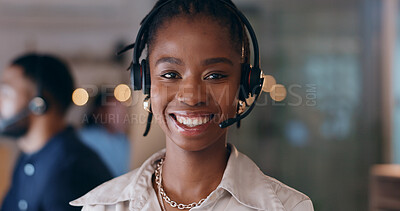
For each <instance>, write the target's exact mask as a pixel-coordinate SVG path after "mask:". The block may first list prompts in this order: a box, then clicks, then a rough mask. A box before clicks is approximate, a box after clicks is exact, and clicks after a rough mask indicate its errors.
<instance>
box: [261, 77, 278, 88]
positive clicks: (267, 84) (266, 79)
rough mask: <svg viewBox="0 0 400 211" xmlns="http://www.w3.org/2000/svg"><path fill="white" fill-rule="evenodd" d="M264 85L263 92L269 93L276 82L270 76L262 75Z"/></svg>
mask: <svg viewBox="0 0 400 211" xmlns="http://www.w3.org/2000/svg"><path fill="white" fill-rule="evenodd" d="M263 78H264V84H263V87H262V90H263V91H264V92H270V91H271V89H272V87H273V86H274V85H276V80H275V78H274V77H273V76H272V75H263Z"/></svg>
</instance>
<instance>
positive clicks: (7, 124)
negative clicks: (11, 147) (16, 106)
mask: <svg viewBox="0 0 400 211" xmlns="http://www.w3.org/2000/svg"><path fill="white" fill-rule="evenodd" d="M29 113H30V110H29V108H28V107H26V108H25V109H23V110H22V111H21V112H19V113H18V114H16V115H15V116H13V117H11V118H9V119H5V120H1V121H0V134H3V133H5V132H6V131H7V130H10V128H11V127H12V126H13V125H16V124H17V123H18V122H19V121H20V120H22V119H24V118H25V117H27V116H28V115H29Z"/></svg>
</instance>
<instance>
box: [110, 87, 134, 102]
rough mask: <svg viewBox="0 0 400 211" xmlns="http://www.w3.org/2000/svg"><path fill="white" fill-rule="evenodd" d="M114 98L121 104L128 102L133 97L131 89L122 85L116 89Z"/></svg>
mask: <svg viewBox="0 0 400 211" xmlns="http://www.w3.org/2000/svg"><path fill="white" fill-rule="evenodd" d="M114 96H115V98H116V99H117V100H118V101H120V102H126V101H127V100H129V98H130V97H131V89H130V88H129V86H128V85H126V84H120V85H118V86H117V87H115V89H114Z"/></svg>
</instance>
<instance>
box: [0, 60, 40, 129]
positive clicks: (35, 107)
mask: <svg viewBox="0 0 400 211" xmlns="http://www.w3.org/2000/svg"><path fill="white" fill-rule="evenodd" d="M41 60H42V57H41V56H37V59H36V62H35V63H36V64H35V68H36V81H37V82H36V84H37V85H36V96H35V97H34V98H32V99H31V100H30V101H29V103H28V105H27V106H26V107H25V108H24V109H22V111H20V112H18V113H17V114H16V115H14V116H13V117H11V118H8V119H5V120H1V121H0V134H1V133H3V132H5V131H7V130H8V129H11V128H13V127H14V126H15V125H16V124H18V122H19V121H21V120H22V119H24V118H26V117H27V116H28V115H29V114H30V113H32V114H34V115H37V116H39V115H43V114H44V113H46V111H47V109H48V103H47V101H46V100H45V98H44V97H43V85H42V76H43V66H42V64H41Z"/></svg>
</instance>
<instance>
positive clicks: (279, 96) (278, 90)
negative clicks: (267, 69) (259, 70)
mask: <svg viewBox="0 0 400 211" xmlns="http://www.w3.org/2000/svg"><path fill="white" fill-rule="evenodd" d="M269 94H270V95H271V98H272V99H273V100H275V101H277V102H280V101H282V100H284V99H285V98H286V95H287V91H286V88H285V86H284V85H282V84H276V85H273V86H272V88H271V91H270V93H269Z"/></svg>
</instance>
